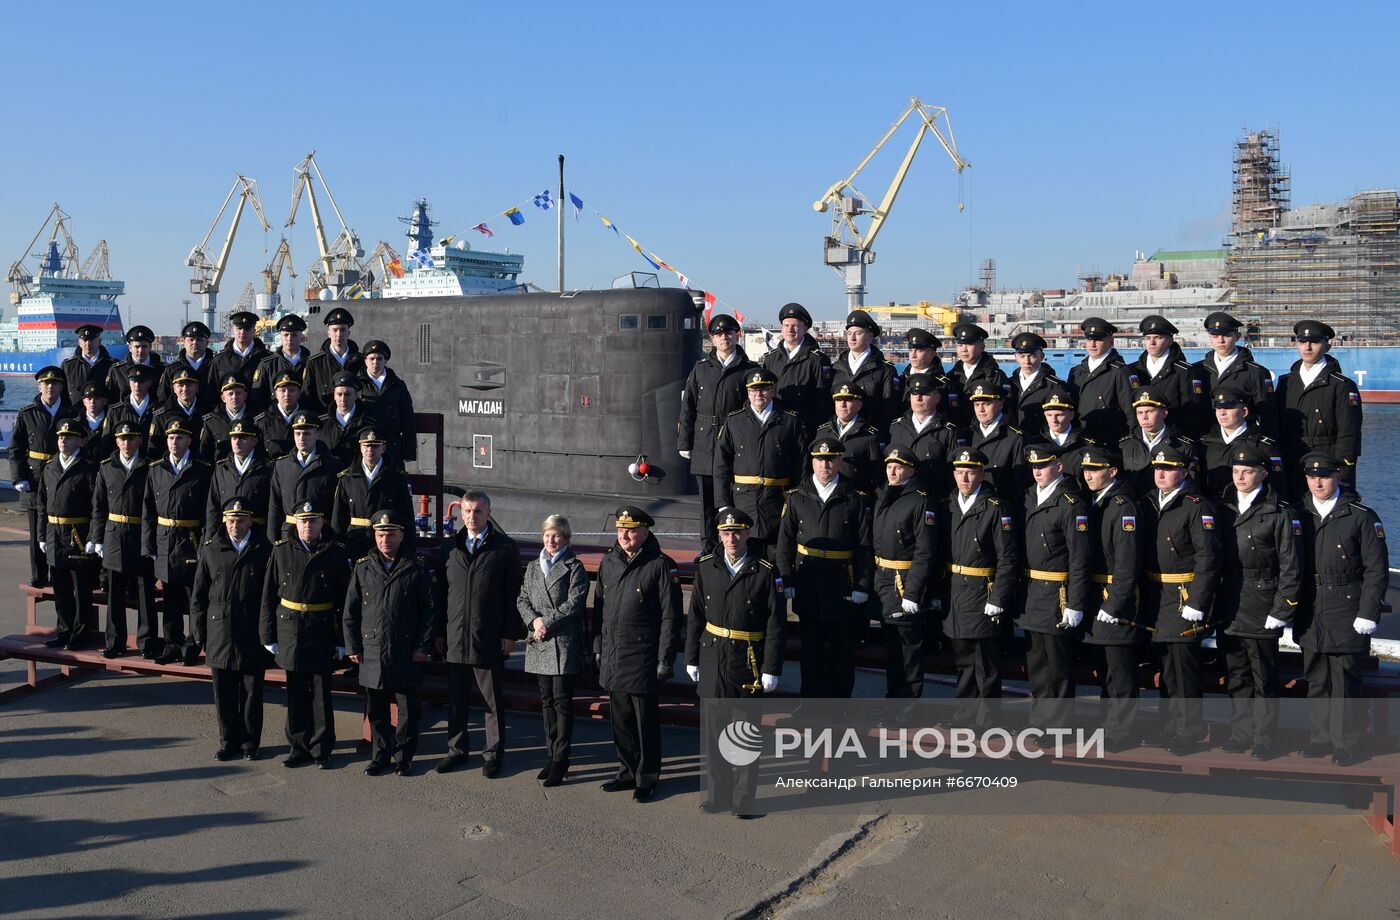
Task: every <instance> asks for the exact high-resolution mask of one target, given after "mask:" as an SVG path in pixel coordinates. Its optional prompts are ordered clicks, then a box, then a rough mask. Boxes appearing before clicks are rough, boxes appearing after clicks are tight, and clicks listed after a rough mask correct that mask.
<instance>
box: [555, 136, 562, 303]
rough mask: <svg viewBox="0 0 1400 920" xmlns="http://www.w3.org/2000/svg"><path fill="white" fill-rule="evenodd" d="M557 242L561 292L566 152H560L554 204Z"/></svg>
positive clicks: (560, 291) (560, 289)
mask: <svg viewBox="0 0 1400 920" xmlns="http://www.w3.org/2000/svg"><path fill="white" fill-rule="evenodd" d="M554 211H555V214H554V217H555V226H556V227H557V229H556V231H555V237H556V242H557V244H558V248H559V293H561V294H562V293H564V154H562V153H561V154H559V203H558V204H556V205H555V206H554Z"/></svg>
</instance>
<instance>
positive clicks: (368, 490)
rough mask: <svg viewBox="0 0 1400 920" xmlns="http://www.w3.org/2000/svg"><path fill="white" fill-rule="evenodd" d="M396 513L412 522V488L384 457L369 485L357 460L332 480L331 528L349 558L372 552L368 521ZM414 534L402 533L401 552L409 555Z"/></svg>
mask: <svg viewBox="0 0 1400 920" xmlns="http://www.w3.org/2000/svg"><path fill="white" fill-rule="evenodd" d="M386 508H387V509H389V510H391V511H397V512H398V513H399V514H401V515H403V517H404V519H405V520H408V521H412V520H413V486H412V484H411V483H410V482H409V478H408V474H407V473H405V472H404V471H403V468H402V467H399V466H396V465H395V464H394V462H393V461H392V460H390V459H389V457H388V455H387V454H386V455H385V457H384V459H383V460H382V461H381V466H380V468H379V473H378V474H377V475H376V476H375V477H374V479H373V481H371V480H370V479H369V477H367V476H366V475H365V465H364V463H362V462H361V461H360V460H358V459H357V460H355V461H354V462H353V463H351V464H350V467H349V469H345V470H341V472H340V474H339V475H338V476H336V480H335V498H334V499H333V500H332V502H331V527H333V528H335V532H336V534H337V535H338V536H339V538H340V539H341V540H343V541H344V542H345V545H346V546H347V547H349V549H350V554H351V555H352V556H356V557H357V558H358V557H359V556H363V555H364V554H365V553H368V552H369V551H370V550H371V549H373V548H374V533H373V531H371V530H370V526H369V521H370V517H371V516H373V514H374V513H375V512H376V511H383V510H384V509H386ZM416 537H417V534H416V533H415V531H414V530H412V529H409V530H408V531H406V532H405V533H404V544H403V545H404V548H405V550H406V551H410V552H411V551H412V550H413V548H414V546H416V545H417V539H416Z"/></svg>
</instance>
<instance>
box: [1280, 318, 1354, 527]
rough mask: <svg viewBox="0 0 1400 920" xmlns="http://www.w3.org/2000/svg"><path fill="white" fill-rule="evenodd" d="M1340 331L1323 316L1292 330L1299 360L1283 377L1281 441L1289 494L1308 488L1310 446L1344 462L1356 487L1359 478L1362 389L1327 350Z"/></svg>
mask: <svg viewBox="0 0 1400 920" xmlns="http://www.w3.org/2000/svg"><path fill="white" fill-rule="evenodd" d="M1335 335H1336V333H1335V332H1333V330H1332V327H1331V326H1329V325H1327V324H1326V323H1324V322H1321V321H1319V320H1315V319H1305V320H1302V321H1300V322H1298V323H1296V324H1295V325H1294V326H1293V336H1294V338H1296V339H1297V341H1298V360H1297V361H1295V362H1293V367H1292V369H1291V370H1289V372H1288V373H1287V374H1285V375H1284V376H1282V377H1280V378H1279V382H1278V405H1279V413H1280V419H1279V424H1280V426H1281V427H1280V429H1279V435H1280V445H1281V446H1282V448H1283V462H1284V470H1285V471H1286V473H1287V476H1288V498H1289V499H1291V500H1293V501H1300V500H1302V498H1303V497H1304V496H1305V495H1307V494H1308V487H1307V480H1306V477H1305V476H1304V474H1303V455H1304V454H1306V453H1309V452H1311V451H1318V452H1320V453H1324V454H1326V455H1327V456H1329V457H1334V458H1336V459H1337V461H1338V462H1340V463H1341V464H1342V466H1341V473H1342V481H1343V482H1346V483H1348V484H1351V485H1352V486H1353V487H1354V485H1355V483H1356V463H1357V461H1358V460H1359V459H1360V457H1361V391H1360V390H1359V389H1357V385H1356V381H1354V380H1352V379H1351V378H1350V377H1347V376H1345V375H1344V374H1343V373H1342V366H1341V365H1340V364H1339V363H1337V359H1336V358H1334V357H1332V356H1331V355H1330V354H1328V351H1330V350H1331V348H1332V338H1333V337H1334V336H1335Z"/></svg>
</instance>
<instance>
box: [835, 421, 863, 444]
mask: <svg viewBox="0 0 1400 920" xmlns="http://www.w3.org/2000/svg"><path fill="white" fill-rule="evenodd" d="M859 422H860V416H859V415H857V416H856V417H855V418H853V419H851V420H850V421H849V422H841V421H837V422H836V436H837V437H838V438H841V439H842V440H845V438H846V435H848V434H850V432H851V430H852V429H854V428H855V427H856V425H857V424H858V423H859Z"/></svg>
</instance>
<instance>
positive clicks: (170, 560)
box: [141, 451, 213, 585]
mask: <svg viewBox="0 0 1400 920" xmlns="http://www.w3.org/2000/svg"><path fill="white" fill-rule="evenodd" d="M189 456H190V459H189V461H188V462H187V463H186V464H185V466H184V468H183V469H181V470H180V471H178V472H177V471H176V470H175V467H173V466H172V465H171V463H170V457H169V456H168V455H167V456H165V457H162V458H161V459H160V460H158V461H157V462H155V463H152V464H150V466H149V467H147V473H146V502H145V506H146V510H145V512H144V513H143V514H142V515H141V553H142V555H145V556H150V557H151V558H153V559H155V565H156V578H159V579H160V580H161V581H163V582H165V583H166V584H175V585H189V584H193V583H194V562H195V554H196V553H197V551H198V549H199V543H200V540H201V535H202V534H203V532H204V502H205V501H206V500H207V498H208V495H209V480H210V477H211V476H212V475H213V470H212V469H211V468H210V467H209V464H207V463H205V462H204V461H203V460H196V459H195V458H194V452H193V451H191V452H190V455H189ZM162 518H164V519H165V520H166V521H167V522H177V523H161V519H162Z"/></svg>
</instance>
